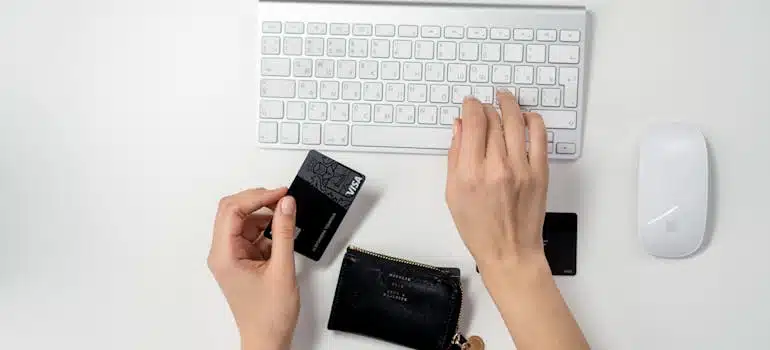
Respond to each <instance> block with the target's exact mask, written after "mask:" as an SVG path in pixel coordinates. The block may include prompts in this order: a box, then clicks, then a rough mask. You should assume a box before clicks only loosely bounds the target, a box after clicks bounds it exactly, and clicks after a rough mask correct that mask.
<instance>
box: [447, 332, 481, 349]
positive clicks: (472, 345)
mask: <svg viewBox="0 0 770 350" xmlns="http://www.w3.org/2000/svg"><path fill="white" fill-rule="evenodd" d="M449 349H450V350H484V340H483V339H481V337H479V336H476V335H474V336H471V337H470V338H465V337H464V336H463V335H462V334H460V333H457V334H455V336H454V337H453V338H452V343H451V345H450V347H449Z"/></svg>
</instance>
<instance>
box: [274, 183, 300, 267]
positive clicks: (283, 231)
mask: <svg viewBox="0 0 770 350" xmlns="http://www.w3.org/2000/svg"><path fill="white" fill-rule="evenodd" d="M296 218H297V203H296V201H295V200H294V198H293V197H291V196H286V197H283V198H282V199H281V201H280V202H279V203H278V206H277V207H276V208H275V214H274V216H273V251H272V253H271V258H270V263H271V264H275V265H276V266H278V267H279V268H280V269H286V270H291V271H292V273H293V272H294V228H295V225H296Z"/></svg>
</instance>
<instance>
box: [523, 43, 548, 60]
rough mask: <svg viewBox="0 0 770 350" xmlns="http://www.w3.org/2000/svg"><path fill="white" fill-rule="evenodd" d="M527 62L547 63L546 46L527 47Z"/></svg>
mask: <svg viewBox="0 0 770 350" xmlns="http://www.w3.org/2000/svg"><path fill="white" fill-rule="evenodd" d="M552 47H553V46H552ZM527 62H534V63H542V62H545V45H527Z"/></svg>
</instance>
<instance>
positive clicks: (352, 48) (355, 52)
mask: <svg viewBox="0 0 770 350" xmlns="http://www.w3.org/2000/svg"><path fill="white" fill-rule="evenodd" d="M348 44H349V48H348V56H350V57H366V56H367V55H369V40H366V39H350V42H349V43H348Z"/></svg>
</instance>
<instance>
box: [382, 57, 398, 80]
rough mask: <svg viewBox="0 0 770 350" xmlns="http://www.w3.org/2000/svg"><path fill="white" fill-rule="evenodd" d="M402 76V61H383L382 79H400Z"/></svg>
mask: <svg viewBox="0 0 770 350" xmlns="http://www.w3.org/2000/svg"><path fill="white" fill-rule="evenodd" d="M400 76H401V63H399V62H396V61H385V62H382V79H383V80H398V79H399V77H400Z"/></svg>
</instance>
